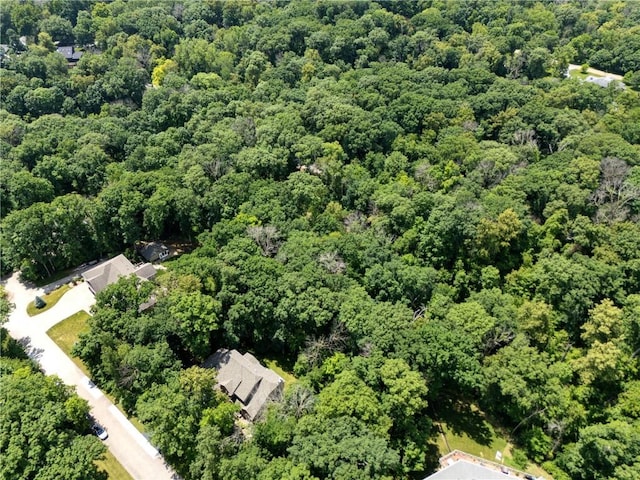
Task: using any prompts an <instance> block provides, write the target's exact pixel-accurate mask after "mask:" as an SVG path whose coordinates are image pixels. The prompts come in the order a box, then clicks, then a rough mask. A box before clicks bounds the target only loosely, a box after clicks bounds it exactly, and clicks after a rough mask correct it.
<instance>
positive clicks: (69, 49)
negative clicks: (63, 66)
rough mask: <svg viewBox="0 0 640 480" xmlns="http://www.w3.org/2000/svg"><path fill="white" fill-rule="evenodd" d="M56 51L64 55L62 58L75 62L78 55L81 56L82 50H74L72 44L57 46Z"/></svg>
mask: <svg viewBox="0 0 640 480" xmlns="http://www.w3.org/2000/svg"><path fill="white" fill-rule="evenodd" d="M56 52H58V53H59V54H61V55H64V58H66V59H67V61H69V62H77V61H78V60H80V57H82V52H79V51H78V50H76V49H75V47H74V46H73V45H68V46H65V47H58V48H56Z"/></svg>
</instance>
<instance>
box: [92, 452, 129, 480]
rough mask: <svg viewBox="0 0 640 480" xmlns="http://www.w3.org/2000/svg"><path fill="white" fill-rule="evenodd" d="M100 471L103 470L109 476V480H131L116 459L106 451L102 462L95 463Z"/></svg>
mask: <svg viewBox="0 0 640 480" xmlns="http://www.w3.org/2000/svg"><path fill="white" fill-rule="evenodd" d="M95 463H96V465H97V466H98V468H99V469H100V470H103V471H104V472H106V473H107V475H108V476H109V480H133V477H132V476H131V475H129V472H127V471H126V470H125V469H124V467H123V466H122V465H121V464H120V462H118V460H116V457H114V456H113V454H112V453H111V452H110V451H109V450H107V451H106V453H105V454H104V459H103V460H98V461H97V462H95Z"/></svg>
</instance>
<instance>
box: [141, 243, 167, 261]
mask: <svg viewBox="0 0 640 480" xmlns="http://www.w3.org/2000/svg"><path fill="white" fill-rule="evenodd" d="M139 251H140V255H142V256H143V257H144V259H145V260H146V261H147V262H155V261H156V260H160V259H161V257H162V256H167V255H168V254H169V247H167V246H166V245H164V244H163V243H159V242H151V243H147V244H146V245H144V246H143V247H141V248H140V250H139Z"/></svg>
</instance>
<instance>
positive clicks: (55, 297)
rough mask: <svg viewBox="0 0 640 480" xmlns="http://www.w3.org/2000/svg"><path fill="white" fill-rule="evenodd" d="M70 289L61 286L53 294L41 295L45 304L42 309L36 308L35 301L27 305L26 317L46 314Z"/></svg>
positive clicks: (67, 286) (66, 286)
mask: <svg viewBox="0 0 640 480" xmlns="http://www.w3.org/2000/svg"><path fill="white" fill-rule="evenodd" d="M70 289H71V287H69V285H66V284H65V285H62V286H61V287H60V288H57V289H56V290H54V291H53V292H51V293H49V294H47V295H43V296H42V299H43V300H44V301H45V302H46V303H47V304H46V305H45V306H44V307H42V308H36V306H35V303H34V302H35V299H34V300H33V301H32V302H31V303H29V305H27V315H29V316H30V317H33V316H34V315H38V314H39V313H42V312H46V311H47V310H49V309H50V308H52V307H53V306H54V305H55V304H56V303H58V301H59V300H60V299H61V298H62V296H63V295H64V294H65V293H67V292H68V291H69V290H70Z"/></svg>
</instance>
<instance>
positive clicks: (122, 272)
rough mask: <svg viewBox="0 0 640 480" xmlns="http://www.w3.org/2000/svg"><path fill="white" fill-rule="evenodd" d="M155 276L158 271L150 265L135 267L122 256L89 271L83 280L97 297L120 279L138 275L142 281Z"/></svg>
mask: <svg viewBox="0 0 640 480" xmlns="http://www.w3.org/2000/svg"><path fill="white" fill-rule="evenodd" d="M155 274H156V269H155V268H154V267H153V265H151V264H150V263H143V264H142V265H139V266H135V265H134V264H133V263H131V262H130V261H129V259H128V258H127V257H125V256H124V255H122V254H120V255H118V256H117V257H113V258H112V259H111V260H107V261H106V262H104V263H101V264H100V265H98V266H96V267H94V268H92V269H91V270H87V271H86V272H84V273H83V274H82V278H84V280H85V282H87V284H88V285H89V290H91V292H92V293H93V294H94V295H95V294H97V293H99V292H101V291H102V290H104V289H105V288H107V286H108V285H111V284H112V283H115V282H117V281H118V279H119V278H120V277H128V276H129V275H136V276H138V277H139V278H140V279H142V280H150V279H151V278H153V277H154V276H155Z"/></svg>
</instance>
